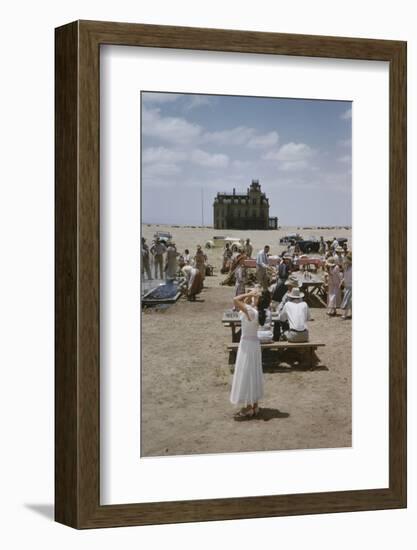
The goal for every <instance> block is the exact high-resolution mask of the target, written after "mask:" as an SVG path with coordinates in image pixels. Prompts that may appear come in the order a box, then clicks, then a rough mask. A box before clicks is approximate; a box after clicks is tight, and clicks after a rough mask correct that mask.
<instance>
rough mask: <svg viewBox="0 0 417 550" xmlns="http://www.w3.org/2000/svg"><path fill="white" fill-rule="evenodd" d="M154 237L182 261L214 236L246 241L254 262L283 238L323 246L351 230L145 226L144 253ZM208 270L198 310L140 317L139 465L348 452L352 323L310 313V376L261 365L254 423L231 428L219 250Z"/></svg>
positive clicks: (283, 363) (287, 365) (228, 292)
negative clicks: (167, 239) (317, 240)
mask: <svg viewBox="0 0 417 550" xmlns="http://www.w3.org/2000/svg"><path fill="white" fill-rule="evenodd" d="M156 231H170V232H171V233H172V235H173V241H174V242H175V243H176V245H177V249H178V251H179V252H183V251H184V249H185V248H188V249H189V250H190V253H191V254H193V253H194V251H195V249H196V246H197V244H201V245H202V246H204V244H205V242H206V241H208V240H210V239H212V237H213V236H214V235H225V236H230V237H240V238H245V239H246V238H247V237H249V238H250V239H251V242H252V244H253V247H254V254H256V252H257V251H258V250H260V249H261V248H262V247H263V246H264V245H265V244H269V245H270V247H271V251H270V252H271V254H278V253H280V252H281V251H282V250H283V249H284V246H282V245H280V244H279V239H280V237H281V236H283V235H285V234H287V233H293V232H299V233H301V234H302V235H303V236H304V237H308V236H311V235H315V236H321V235H323V236H324V237H325V239H326V238H332V237H334V236H337V237H347V238H348V239H349V248H351V230H350V229H349V228H338V229H315V228H309V229H303V228H302V227H299V228H297V227H283V228H280V229H278V230H271V231H254V230H251V231H234V230H229V231H220V230H218V231H216V230H213V229H212V228H208V227H177V226H165V225H159V226H157V225H143V226H142V234H143V236H144V237H145V238H146V239H147V242H148V244H150V243H151V241H152V238H153V235H154V233H155V232H156ZM206 254H207V256H208V261H209V263H210V264H212V265H213V266H214V267H215V272H214V276H213V277H206V279H205V288H204V289H203V291H202V293H201V294H200V295H199V296H198V298H199V299H198V301H196V302H188V301H187V300H186V299H185V298H184V297H181V298H180V299H179V300H178V301H177V302H176V303H175V304H173V305H171V306H169V307H165V308H148V309H144V310H143V312H142V334H141V343H142V363H141V452H140V454H141V456H168V455H191V454H211V453H226V452H227V453H232V452H243V451H267V450H283V449H318V448H336V447H350V446H351V439H352V433H351V403H352V400H351V321H350V320H346V321H343V320H342V319H341V318H340V316H339V315H338V316H337V317H334V318H328V316H327V315H326V310H325V309H324V308H322V307H314V308H312V309H311V313H312V317H313V319H314V320H313V321H311V322H310V324H309V329H310V340H311V341H315V342H323V343H324V344H325V347H322V348H318V350H317V355H318V358H319V360H320V362H319V364H318V366H317V367H316V368H314V369H312V370H310V369H302V368H299V367H294V364H293V362H292V360H291V356H286V355H285V354H284V353H283V354H282V355H281V358H280V361H279V362H278V361H277V360H275V361H274V362H272V363H271V362H270V361H268V362H265V364H264V376H265V396H264V399H263V400H262V401H261V403H260V407H261V411H260V414H259V416H257V417H256V418H254V419H251V420H248V421H244V422H236V421H235V420H234V419H233V414H234V412H235V411H236V410H237V409H236V407H234V406H233V405H232V404H231V403H230V401H229V393H230V387H231V380H232V374H231V372H230V366H229V364H228V354H227V352H226V344H227V343H229V342H231V334H230V328H226V327H224V326H223V325H222V323H221V316H222V313H223V311H224V310H225V309H229V308H230V307H232V298H233V296H234V287H230V286H221V285H220V282H221V281H222V280H223V278H224V275H222V274H221V273H220V266H221V261H222V249H221V248H215V249H210V250H206Z"/></svg>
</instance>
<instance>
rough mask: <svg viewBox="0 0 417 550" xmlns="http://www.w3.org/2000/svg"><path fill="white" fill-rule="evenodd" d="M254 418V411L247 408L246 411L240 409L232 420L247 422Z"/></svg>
mask: <svg viewBox="0 0 417 550" xmlns="http://www.w3.org/2000/svg"><path fill="white" fill-rule="evenodd" d="M254 416H255V411H254V409H253V408H252V407H249V408H247V409H241V410H240V411H238V412H237V413H236V414H235V415H234V416H233V418H234V419H235V420H249V419H250V418H253V417H254Z"/></svg>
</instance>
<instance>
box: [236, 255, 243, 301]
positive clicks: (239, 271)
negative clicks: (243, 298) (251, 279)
mask: <svg viewBox="0 0 417 550" xmlns="http://www.w3.org/2000/svg"><path fill="white" fill-rule="evenodd" d="M245 260H246V256H245V254H239V256H238V257H237V258H236V264H237V266H236V268H235V271H234V273H235V280H236V282H235V296H239V295H240V294H245V284H246V267H245Z"/></svg>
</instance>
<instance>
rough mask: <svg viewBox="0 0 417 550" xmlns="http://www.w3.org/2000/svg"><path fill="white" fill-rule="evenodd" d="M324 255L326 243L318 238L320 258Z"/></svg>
mask: <svg viewBox="0 0 417 550" xmlns="http://www.w3.org/2000/svg"><path fill="white" fill-rule="evenodd" d="M325 253H326V243H325V242H324V238H323V237H320V244H319V254H320V256H324V255H325Z"/></svg>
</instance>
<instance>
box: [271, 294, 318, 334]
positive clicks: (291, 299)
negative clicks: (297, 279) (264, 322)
mask: <svg viewBox="0 0 417 550" xmlns="http://www.w3.org/2000/svg"><path fill="white" fill-rule="evenodd" d="M303 297H304V294H303V293H302V292H300V289H299V288H293V289H292V290H291V292H290V293H289V294H288V301H287V303H286V304H285V306H284V307H283V309H282V311H281V313H280V314H279V317H278V318H279V320H280V321H288V326H289V329H288V330H286V331H285V332H284V334H283V335H282V337H281V339H283V340H288V342H308V328H307V321H310V319H311V317H310V310H309V308H308V305H307V304H306V303H305V302H303V300H302V299H303Z"/></svg>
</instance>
